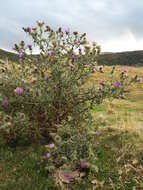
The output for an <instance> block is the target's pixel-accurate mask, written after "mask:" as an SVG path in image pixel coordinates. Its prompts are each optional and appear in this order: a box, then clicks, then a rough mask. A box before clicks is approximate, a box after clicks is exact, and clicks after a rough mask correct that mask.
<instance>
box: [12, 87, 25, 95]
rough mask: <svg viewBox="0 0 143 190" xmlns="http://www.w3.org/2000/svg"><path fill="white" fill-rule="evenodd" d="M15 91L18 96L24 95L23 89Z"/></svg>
mask: <svg viewBox="0 0 143 190" xmlns="http://www.w3.org/2000/svg"><path fill="white" fill-rule="evenodd" d="M14 91H15V93H16V94H18V95H19V96H21V95H22V93H23V88H21V87H17V88H16V89H15V90H14Z"/></svg>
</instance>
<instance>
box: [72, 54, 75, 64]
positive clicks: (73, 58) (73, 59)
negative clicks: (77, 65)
mask: <svg viewBox="0 0 143 190" xmlns="http://www.w3.org/2000/svg"><path fill="white" fill-rule="evenodd" d="M74 61H75V56H74V55H72V63H73V62H74Z"/></svg>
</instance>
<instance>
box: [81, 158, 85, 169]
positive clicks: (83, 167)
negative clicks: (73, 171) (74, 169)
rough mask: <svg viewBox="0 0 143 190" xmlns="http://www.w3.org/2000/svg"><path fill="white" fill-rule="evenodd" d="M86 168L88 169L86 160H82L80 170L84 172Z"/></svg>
mask: <svg viewBox="0 0 143 190" xmlns="http://www.w3.org/2000/svg"><path fill="white" fill-rule="evenodd" d="M85 168H86V163H85V161H84V160H82V161H81V162H80V169H81V170H84V169H85Z"/></svg>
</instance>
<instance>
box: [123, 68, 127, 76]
mask: <svg viewBox="0 0 143 190" xmlns="http://www.w3.org/2000/svg"><path fill="white" fill-rule="evenodd" d="M123 74H124V75H125V76H128V68H124V69H123Z"/></svg>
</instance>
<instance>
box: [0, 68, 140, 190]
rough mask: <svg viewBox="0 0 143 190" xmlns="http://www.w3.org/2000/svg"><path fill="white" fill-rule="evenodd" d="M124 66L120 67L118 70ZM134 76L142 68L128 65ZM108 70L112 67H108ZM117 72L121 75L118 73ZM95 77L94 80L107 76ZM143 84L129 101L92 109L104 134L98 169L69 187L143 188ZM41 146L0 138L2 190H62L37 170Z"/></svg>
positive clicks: (75, 189) (88, 189) (98, 147)
mask: <svg viewBox="0 0 143 190" xmlns="http://www.w3.org/2000/svg"><path fill="white" fill-rule="evenodd" d="M121 69H122V67H120V66H117V70H118V71H119V70H121ZM128 69H129V73H130V75H132V74H138V75H139V76H143V70H142V68H141V67H139V68H133V67H128ZM105 70H106V73H107V74H108V72H109V71H110V70H111V67H106V68H105ZM118 71H117V74H118ZM103 76H104V78H102V76H101V74H100V75H99V74H97V75H94V76H92V78H91V81H90V82H91V83H92V82H93V81H96V82H99V80H100V79H101V78H102V79H104V80H106V77H107V75H103ZM142 97H143V84H137V85H136V86H135V87H134V88H132V91H131V92H130V94H128V95H127V98H126V99H125V100H120V99H118V100H114V101H105V102H104V103H103V104H101V105H100V106H98V107H97V106H95V107H94V110H92V112H93V115H94V117H95V121H96V122H95V127H97V126H98V130H99V133H100V136H99V140H98V143H97V145H96V150H95V152H96V154H95V156H96V158H97V159H96V163H95V166H96V167H97V172H96V174H95V175H94V176H89V179H86V178H83V179H82V180H79V181H77V182H75V183H73V184H69V185H68V186H64V188H65V189H69V190H92V189H93V190H94V189H101V190H112V189H113V190H117V189H119V190H142V189H143V117H142V116H143V98H142ZM40 154H41V149H40V146H37V145H36V144H33V145H31V146H19V147H14V148H13V147H8V146H4V144H3V142H2V140H0V190H56V189H57V190H60V189H62V188H60V187H58V186H57V185H56V184H55V182H54V179H52V178H51V177H50V176H47V175H45V174H44V173H40V172H38V170H37V162H38V160H39V158H40Z"/></svg>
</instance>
